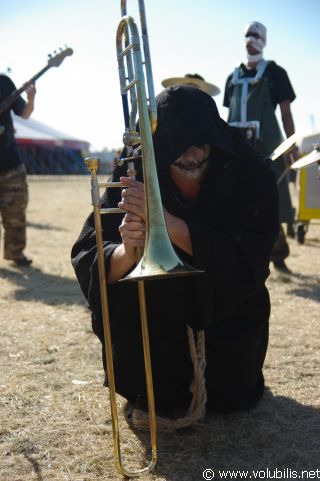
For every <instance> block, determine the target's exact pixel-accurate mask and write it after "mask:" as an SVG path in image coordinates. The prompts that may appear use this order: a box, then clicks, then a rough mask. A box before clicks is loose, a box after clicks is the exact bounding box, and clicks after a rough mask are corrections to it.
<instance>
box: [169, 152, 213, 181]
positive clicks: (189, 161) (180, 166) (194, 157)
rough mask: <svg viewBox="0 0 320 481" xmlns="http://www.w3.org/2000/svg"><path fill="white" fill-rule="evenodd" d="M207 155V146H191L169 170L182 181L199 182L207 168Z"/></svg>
mask: <svg viewBox="0 0 320 481" xmlns="http://www.w3.org/2000/svg"><path fill="white" fill-rule="evenodd" d="M209 154H210V146H209V145H207V144H205V145H201V146H196V145H192V146H191V147H189V149H187V150H186V151H185V152H184V153H183V154H182V155H181V156H180V157H179V158H178V159H177V160H176V161H175V162H174V163H173V164H172V165H171V169H172V171H173V173H174V174H176V175H178V176H179V177H183V178H184V179H188V180H200V179H201V178H202V177H203V175H204V173H205V171H206V170H207V168H208V165H209Z"/></svg>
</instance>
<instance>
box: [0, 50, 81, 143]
mask: <svg viewBox="0 0 320 481" xmlns="http://www.w3.org/2000/svg"><path fill="white" fill-rule="evenodd" d="M72 54H73V50H72V48H65V49H64V50H62V49H60V52H59V53H57V54H55V55H54V56H52V55H51V54H50V55H48V63H47V65H46V66H45V67H44V68H43V69H41V70H40V72H38V73H37V74H36V75H34V76H33V77H32V78H31V79H30V80H29V81H28V82H26V83H25V84H24V85H23V86H22V87H20V88H19V89H17V90H14V91H13V92H11V94H10V95H8V97H6V98H5V99H3V100H2V102H0V115H1V114H2V113H3V112H5V111H6V110H7V109H8V108H9V107H10V106H11V105H12V104H13V103H14V102H15V101H16V100H17V98H18V97H19V96H20V95H21V94H22V93H23V92H24V91H25V90H26V89H27V88H28V85H30V83H34V82H35V81H36V80H38V78H40V77H41V75H43V74H44V73H45V72H47V70H49V69H50V68H51V67H59V66H60V65H61V64H62V62H63V61H64V59H65V58H66V57H69V56H70V55H72ZM3 132H4V126H3V125H0V135H1V134H2V133H3Z"/></svg>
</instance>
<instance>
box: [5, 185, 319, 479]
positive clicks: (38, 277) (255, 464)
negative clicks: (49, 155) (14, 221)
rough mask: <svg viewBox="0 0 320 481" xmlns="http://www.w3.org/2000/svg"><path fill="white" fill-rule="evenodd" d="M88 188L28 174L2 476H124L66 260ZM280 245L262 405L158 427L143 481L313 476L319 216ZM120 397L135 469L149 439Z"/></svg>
mask: <svg viewBox="0 0 320 481" xmlns="http://www.w3.org/2000/svg"><path fill="white" fill-rule="evenodd" d="M89 184H90V181H89V178H88V177H78V178H75V177H61V178H57V177H56V178H54V179H49V178H47V179H46V180H44V179H41V178H37V179H32V178H30V179H29V190H30V203H29V208H28V248H27V250H26V253H27V254H28V255H29V256H32V257H33V259H34V262H33V264H32V266H30V267H29V268H28V267H25V268H18V267H16V266H14V265H12V264H11V263H10V262H8V261H5V260H3V259H0V286H1V297H0V313H1V317H0V329H1V340H0V366H1V369H0V479H1V480H2V481H34V480H37V481H47V480H48V481H49V480H50V481H51V480H52V481H64V480H66V481H101V480H120V479H122V477H121V476H120V475H118V474H116V472H115V469H114V462H113V438H112V426H111V420H110V408H109V401H108V396H107V390H106V389H105V388H103V387H102V381H103V372H102V367H101V359H100V345H99V342H98V340H97V339H96V338H95V336H94V335H93V334H92V332H91V326H90V317H89V312H88V311H87V309H86V306H85V302H84V299H83V297H82V294H81V292H80V290H79V287H78V284H77V282H76V280H75V276H74V273H73V269H72V267H71V264H70V249H71V246H72V244H73V242H74V241H75V239H76V237H77V235H78V233H79V231H80V229H81V226H82V224H83V222H84V219H85V217H86V215H87V214H88V213H89V212H90V211H91V198H90V185H89ZM289 242H290V249H291V255H290V257H289V259H288V266H289V267H290V269H291V270H292V274H291V275H279V274H278V273H277V272H276V271H275V270H274V269H273V267H272V266H271V274H270V277H269V279H268V282H267V284H268V288H269V290H270V295H271V301H272V314H271V322H270V345H269V350H268V354H267V359H266V364H265V370H264V373H265V378H266V384H267V386H268V388H267V391H266V393H265V396H264V398H263V400H262V401H261V402H260V404H259V405H258V406H257V407H256V408H255V409H254V410H252V411H251V412H245V413H237V414H233V415H228V416H220V415H210V416H207V418H206V420H205V422H204V423H203V424H199V425H196V426H194V427H192V428H186V429H184V430H182V431H180V432H177V433H176V434H170V435H169V434H160V435H159V437H158V451H159V452H158V464H157V466H156V469H155V471H154V472H153V473H152V474H148V475H144V476H142V477H141V479H142V480H148V481H149V480H150V481H151V480H152V481H197V480H201V479H222V477H223V475H222V474H221V473H220V474H219V470H242V471H243V472H245V471H246V470H248V473H247V477H248V478H249V476H251V478H252V479H254V478H256V479H267V478H268V477H269V478H270V477H272V476H273V477H278V478H280V477H281V478H282V479H289V478H290V476H291V479H293V478H298V477H299V476H302V477H303V479H307V477H308V476H309V477H310V478H319V477H320V471H318V472H317V471H316V470H317V468H318V469H319V468H320V466H319V459H320V456H319V453H320V412H319V407H320V405H319V394H320V388H319V386H320V367H319V348H320V338H319V323H320V315H319V314H320V310H319V307H320V283H319V280H320V221H319V220H318V221H317V220H312V221H311V223H310V227H309V230H308V232H307V234H306V237H305V243H304V244H303V245H301V244H299V243H298V242H297V241H296V240H295V239H289ZM118 404H119V408H120V409H119V417H120V428H121V438H122V450H123V458H124V461H125V463H128V465H130V466H132V463H134V462H135V461H136V462H139V460H140V461H141V460H143V459H144V453H145V449H147V454H149V449H148V446H149V444H148V443H149V439H148V436H147V435H141V434H139V433H134V432H132V431H131V430H130V429H129V428H128V426H127V424H126V422H125V421H124V419H123V414H122V408H123V406H124V404H125V402H124V400H123V399H122V398H120V397H119V398H118ZM146 447H147V448H146ZM205 469H207V470H208V471H206V473H205V476H206V478H204V477H203V474H202V473H203V472H204V470H205ZM210 469H211V470H213V471H214V474H215V477H214V478H212V474H213V473H212V472H211V471H209V470H210ZM267 469H269V473H268V471H267ZM276 469H277V470H278V471H276ZM286 470H287V471H286ZM303 471H305V473H303ZM275 474H278V476H275ZM285 474H286V475H285ZM312 474H314V476H312ZM280 475H281V476H280ZM210 476H211V477H210ZM242 477H244V475H243V476H242ZM231 478H232V475H231V474H229V475H226V476H225V477H224V479H231ZM233 479H240V474H239V473H238V478H235V476H234V477H233ZM301 479H302V478H301Z"/></svg>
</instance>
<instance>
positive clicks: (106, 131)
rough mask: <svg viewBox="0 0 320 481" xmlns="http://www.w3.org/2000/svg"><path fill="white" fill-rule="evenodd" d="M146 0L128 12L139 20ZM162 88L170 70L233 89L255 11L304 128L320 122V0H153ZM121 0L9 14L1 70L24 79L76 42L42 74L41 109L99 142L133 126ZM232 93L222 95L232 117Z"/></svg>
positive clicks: (29, 2) (25, 7)
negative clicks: (126, 105) (127, 114)
mask: <svg viewBox="0 0 320 481" xmlns="http://www.w3.org/2000/svg"><path fill="white" fill-rule="evenodd" d="M137 4H138V2H137V1H135V0H128V2H127V6H128V13H129V14H130V15H132V16H133V17H134V18H135V19H136V21H137V23H139V15H138V12H137V10H138V9H137ZM145 7H146V13H147V23H148V30H149V41H150V49H151V58H152V67H153V74H154V84H155V90H156V92H159V91H160V90H161V88H162V87H161V80H162V79H164V78H166V77H172V76H184V74H185V73H196V72H197V73H199V74H200V75H202V76H203V77H205V79H206V80H208V81H209V82H211V83H214V84H215V85H217V86H218V87H219V88H220V89H221V90H222V92H223V89H224V84H225V79H226V77H227V76H228V74H229V73H231V71H232V70H233V68H234V67H235V66H236V65H237V64H239V63H240V61H243V60H245V49H244V43H243V30H244V27H245V25H246V24H247V23H248V22H249V21H251V20H258V21H260V22H262V23H264V24H265V25H266V27H267V29H268V32H267V46H266V48H265V58H266V59H272V60H275V61H276V62H277V63H278V64H279V65H281V66H282V67H284V68H285V69H286V70H287V72H288V74H289V77H290V79H291V82H292V84H293V87H294V90H295V92H296V95H297V99H296V100H295V101H294V103H293V104H292V110H293V114H294V120H295V124H296V130H297V131H298V132H300V133H301V134H303V133H306V132H307V131H310V130H311V128H312V127H314V128H316V129H317V130H320V94H319V87H318V85H319V83H320V33H319V18H320V0H278V1H276V0H266V1H265V0H260V1H259V2H253V1H252V0H251V1H248V0H242V1H241V0H224V1H218V0H197V1H196V2H182V1H178V0H171V1H169V0H161V1H156V0H145ZM119 20H120V1H118V0H77V1H75V0H64V1H62V0H52V1H51V0H41V1H40V0H10V2H3V4H2V6H1V17H0V71H3V72H5V71H6V69H7V68H8V67H10V68H11V73H10V76H11V78H12V79H13V81H14V82H15V84H16V85H17V87H18V86H20V85H22V84H23V82H24V81H26V80H28V79H29V78H30V77H32V76H33V75H34V74H35V73H36V72H38V71H39V70H40V69H41V68H42V67H44V66H45V65H46V63H47V54H49V53H52V52H53V51H54V50H58V48H59V47H62V48H64V46H65V45H66V44H67V45H68V46H69V47H71V48H73V50H74V54H73V56H72V57H68V58H66V59H65V61H64V62H63V63H62V65H61V66H60V67H59V68H52V69H50V70H49V71H48V72H47V73H46V74H45V75H44V76H43V77H41V78H40V79H39V80H38V82H37V97H36V108H35V111H34V114H33V118H35V119H37V120H39V121H41V122H44V123H46V124H48V125H50V126H52V127H53V128H55V129H58V130H62V131H65V132H67V133H69V134H71V135H75V136H77V137H80V138H82V139H85V140H88V141H89V142H91V144H92V145H93V147H96V148H98V149H100V148H103V147H107V148H109V149H111V148H118V147H119V146H121V139H122V133H123V120H122V118H123V117H122V107H121V100H120V93H119V82H118V71H117V61H116V49H115V36H116V29H117V26H118V22H119ZM222 100H223V94H222V93H221V94H220V95H218V96H216V97H215V101H216V103H217V106H218V108H219V111H220V114H221V116H222V117H223V118H225V117H226V114H227V110H226V109H225V108H224V107H222Z"/></svg>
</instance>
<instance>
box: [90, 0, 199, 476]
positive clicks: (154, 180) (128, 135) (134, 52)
mask: <svg viewBox="0 0 320 481" xmlns="http://www.w3.org/2000/svg"><path fill="white" fill-rule="evenodd" d="M121 13H122V18H121V20H120V23H119V25H118V30H117V36H116V45H117V57H118V68H119V79H120V89H121V96H122V103H123V112H124V120H125V133H124V136H123V141H124V144H125V146H126V158H125V159H124V160H125V161H127V162H128V166H129V171H128V172H129V175H130V174H131V175H134V171H135V168H134V162H135V161H136V160H137V159H140V158H141V159H142V169H143V178H144V185H145V198H146V241H145V248H144V252H143V255H142V257H141V260H140V262H139V263H138V264H137V266H136V268H135V269H134V270H133V271H132V272H131V273H130V274H129V275H128V276H127V277H126V278H125V279H122V280H130V281H137V283H138V292H139V302H140V315H141V328H142V341H143V352H144V363H145V373H146V386H147V396H148V408H149V423H150V437H151V460H150V461H149V464H148V465H147V466H146V467H144V468H142V469H138V470H136V471H129V470H127V469H125V468H124V467H123V465H122V461H121V450H120V436H119V422H118V414H117V406H116V391H115V379H114V369H113V359H112V342H111V335H110V319H109V308H108V296H107V282H106V272H105V264H104V254H103V242H102V228H101V214H114V213H120V212H123V211H121V210H120V209H118V208H105V209H102V208H101V207H100V194H99V189H100V188H106V189H107V188H114V187H121V183H120V182H106V183H101V182H99V180H98V177H97V170H98V167H99V160H98V159H86V164H87V167H88V169H89V171H90V173H91V194H92V205H93V211H94V221H95V229H96V240H97V251H98V267H99V279H100V293H101V305H102V315H103V328H104V338H105V351H106V364H107V376H108V386H109V391H110V404H111V416H112V428H113V440H114V458H115V466H116V469H117V471H118V472H119V473H120V474H122V475H124V476H128V477H133V476H140V475H141V474H143V473H147V472H149V471H151V470H152V469H153V468H154V466H155V464H156V462H157V440H156V437H157V432H156V431H157V429H156V415H155V404H154V393H153V381H152V369H151V357H150V347H149V334H148V319H147V308H146V299H145V290H144V280H146V279H155V278H166V277H169V276H185V275H190V274H196V273H198V272H200V271H197V270H196V269H194V268H192V267H190V266H188V265H186V264H184V263H183V262H182V261H181V260H180V259H179V258H178V257H177V255H176V253H175V251H174V249H173V247H172V245H171V242H170V239H169V235H168V232H167V229H166V225H165V219H164V214H163V208H162V204H161V197H160V189H159V183H158V177H157V171H156V164H155V158H154V150H153V143H152V133H153V132H154V131H155V129H156V126H157V109H156V100H155V95H154V87H153V79H152V69H151V59H150V50H149V42H148V33H147V25H146V16H145V8H144V2H143V0H139V13H140V22H141V31H142V40H143V50H144V61H143V60H142V52H141V45H140V36H139V31H138V28H137V26H136V23H135V21H134V19H133V18H132V17H130V16H128V15H127V12H126V1H125V0H121ZM144 69H145V71H146V78H147V88H148V97H147V93H146V87H145V75H144ZM128 92H129V94H130V105H131V110H129V105H128V97H127V94H128ZM137 116H138V117H139V132H137V130H136V123H137ZM137 146H139V147H137Z"/></svg>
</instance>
